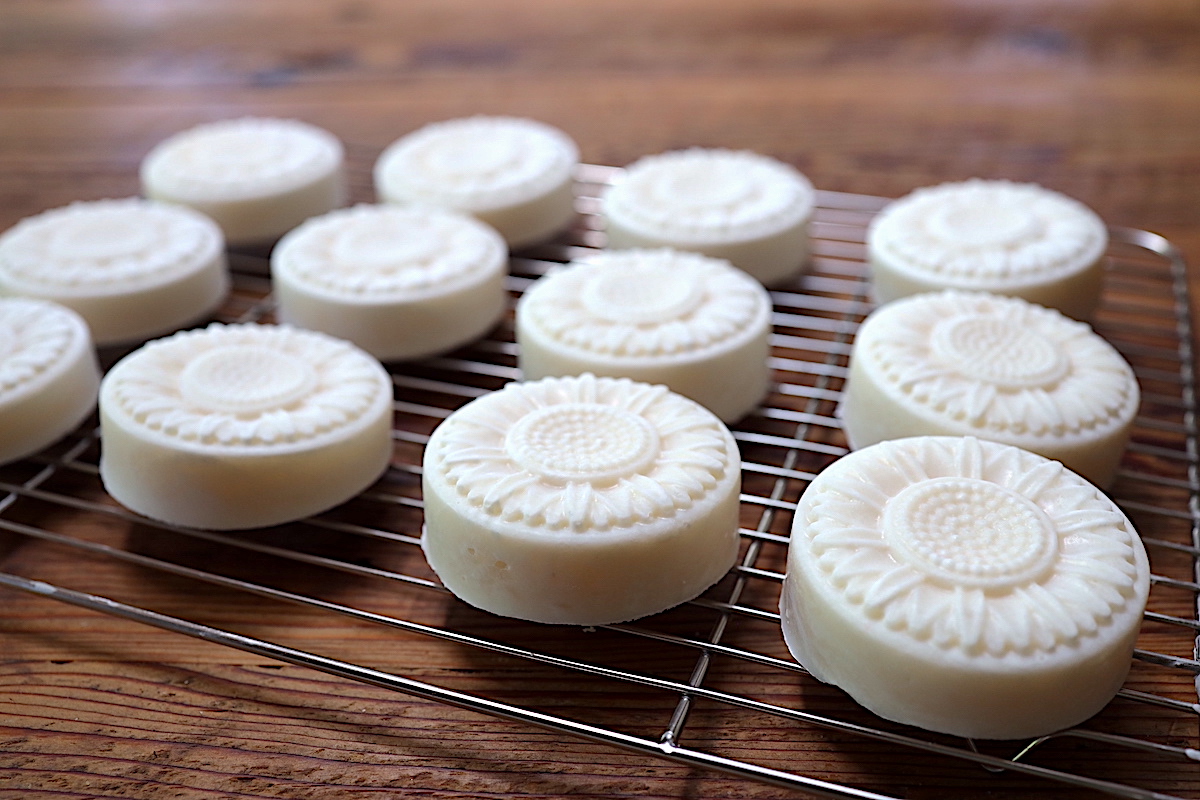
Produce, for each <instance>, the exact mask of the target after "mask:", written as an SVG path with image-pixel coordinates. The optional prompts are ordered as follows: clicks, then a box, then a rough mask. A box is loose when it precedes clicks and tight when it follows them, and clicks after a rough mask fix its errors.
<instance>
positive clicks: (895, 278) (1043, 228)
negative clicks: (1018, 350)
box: [867, 179, 1108, 319]
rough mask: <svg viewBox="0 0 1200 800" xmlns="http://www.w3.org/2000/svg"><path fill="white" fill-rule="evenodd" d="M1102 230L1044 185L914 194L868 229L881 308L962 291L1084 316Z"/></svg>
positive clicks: (1093, 297) (1081, 208)
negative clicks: (1021, 300)
mask: <svg viewBox="0 0 1200 800" xmlns="http://www.w3.org/2000/svg"><path fill="white" fill-rule="evenodd" d="M1107 246H1108V231H1107V229H1106V228H1105V226H1104V222H1103V221H1102V220H1101V219H1100V218H1099V217H1098V216H1096V214H1095V212H1093V211H1092V210H1091V209H1089V208H1087V207H1086V206H1085V205H1083V204H1082V203H1080V202H1078V201H1076V200H1073V199H1071V198H1069V197H1066V196H1065V195H1062V194H1059V193H1058V192H1053V191H1051V190H1049V189H1044V188H1042V187H1041V186H1037V185H1035V184H1027V183H1012V182H1009V181H985V180H978V179H975V180H969V181H964V182H962V183H944V184H942V185H940V186H933V187H925V188H922V189H917V190H916V191H915V192H913V193H912V194H909V195H907V196H906V197H902V198H900V199H899V200H897V201H895V202H893V203H891V204H890V205H888V206H887V207H886V208H885V209H884V210H883V211H882V212H881V213H880V214H879V216H877V217H876V218H875V219H874V220H873V221H872V222H871V225H870V226H869V227H868V229H867V256H868V263H869V265H870V271H871V282H872V291H873V292H874V295H875V299H876V300H877V301H878V302H880V303H888V302H891V301H892V300H895V299H897V298H900V297H907V296H909V295H912V294H916V293H918V292H932V291H938V290H940V289H964V290H969V291H980V292H992V293H995V294H1003V295H1012V296H1015V297H1021V298H1024V299H1025V300H1028V301H1030V302H1032V303H1037V304H1038V305H1043V306H1047V307H1049V308H1056V309H1058V310H1059V311H1062V312H1063V313H1064V314H1066V315H1067V316H1069V317H1073V318H1075V319H1088V318H1090V317H1091V315H1092V313H1093V311H1094V310H1095V308H1096V306H1097V304H1098V303H1099V302H1100V292H1101V289H1102V287H1103V268H1104V253H1105V249H1106V248H1107Z"/></svg>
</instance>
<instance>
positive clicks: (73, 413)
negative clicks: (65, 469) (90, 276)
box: [0, 298, 100, 464]
mask: <svg viewBox="0 0 1200 800" xmlns="http://www.w3.org/2000/svg"><path fill="white" fill-rule="evenodd" d="M99 386H100V366H99V364H98V363H97V361H96V351H95V349H94V348H93V346H92V338H91V335H90V334H89V333H88V327H87V323H85V322H84V321H83V318H82V317H80V316H79V315H78V314H76V313H75V312H74V311H71V310H70V309H69V308H65V307H64V306H60V305H57V304H55V303H50V302H47V301H45V300H32V299H26V298H5V299H2V300H0V464H7V463H9V462H11V461H16V460H17V459H19V458H24V457H25V456H27V455H30V454H32V453H36V452H37V451H38V450H41V449H42V448H44V447H46V446H48V445H51V444H53V443H54V442H56V441H58V440H59V439H61V438H62V437H63V436H65V435H66V434H68V433H70V432H71V431H72V430H74V429H75V428H76V427H78V425H79V424H80V423H81V422H83V420H84V419H86V418H87V416H88V415H89V414H91V413H92V409H94V408H95V407H96V391H97V389H98V387H99Z"/></svg>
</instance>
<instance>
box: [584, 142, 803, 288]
mask: <svg viewBox="0 0 1200 800" xmlns="http://www.w3.org/2000/svg"><path fill="white" fill-rule="evenodd" d="M815 202H816V193H815V192H814V191H813V187H812V184H811V183H809V181H808V179H807V178H806V177H804V176H803V175H801V174H800V173H799V172H797V171H796V170H795V169H794V168H792V167H791V166H789V165H788V164H785V163H783V162H782V161H777V160H776V159H773V158H768V157H767V156H763V155H759V154H757V153H751V152H746V151H734V150H721V149H703V148H692V149H688V150H675V151H671V152H667V153H660V154H657V155H652V156H646V157H644V158H642V159H639V160H638V161H635V162H634V163H633V164H631V165H629V166H628V167H627V168H626V170H625V174H624V176H623V177H621V178H620V179H618V181H617V182H616V183H615V184H614V185H613V186H612V187H611V188H610V189H609V190H608V191H607V192H605V193H604V196H603V197H602V198H601V213H602V215H603V217H604V221H605V229H606V231H607V234H608V247H609V248H610V249H614V250H617V249H623V248H630V247H674V248H676V249H679V250H690V251H693V252H697V253H702V254H704V255H707V256H712V257H713V258H722V259H725V260H727V261H730V262H732V263H733V265H734V266H736V267H738V268H740V269H743V270H745V271H746V272H748V273H750V274H751V275H753V276H754V277H755V278H757V279H758V280H759V281H760V282H762V283H764V284H766V285H768V286H775V285H779V284H781V283H784V282H786V281H787V280H788V279H790V278H793V277H795V276H796V275H797V274H798V273H799V272H800V271H801V270H802V269H803V267H804V266H805V265H806V264H807V262H808V258H809V233H808V225H809V221H810V220H811V218H812V214H813V206H814V204H815Z"/></svg>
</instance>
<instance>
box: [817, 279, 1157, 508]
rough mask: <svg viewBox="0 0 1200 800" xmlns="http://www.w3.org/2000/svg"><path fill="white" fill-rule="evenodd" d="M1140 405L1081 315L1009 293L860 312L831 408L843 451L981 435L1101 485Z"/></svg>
mask: <svg viewBox="0 0 1200 800" xmlns="http://www.w3.org/2000/svg"><path fill="white" fill-rule="evenodd" d="M1139 401H1140V392H1139V390H1138V384H1137V379H1136V378H1135V377H1134V374H1133V370H1132V369H1131V368H1130V366H1129V364H1128V363H1127V362H1126V361H1125V359H1124V358H1122V357H1121V355H1120V354H1119V353H1118V352H1117V351H1116V350H1114V349H1113V347H1112V345H1110V344H1108V342H1106V341H1104V339H1102V338H1101V337H1100V336H1099V335H1098V334H1096V333H1095V332H1094V331H1093V330H1092V329H1091V328H1089V327H1088V326H1087V325H1086V324H1085V323H1082V322H1076V321H1074V320H1071V319H1068V318H1067V317H1064V316H1063V315H1062V314H1060V313H1058V312H1057V311H1054V310H1051V309H1047V308H1042V307H1041V306H1037V305H1034V304H1032V303H1027V302H1025V301H1024V300H1021V299H1019V298H1015V297H1001V296H998V295H992V294H987V293H984V292H956V291H945V292H938V293H933V294H924V295H917V296H914V297H909V298H905V299H904V300H898V301H896V302H894V303H889V304H888V305H886V306H883V307H881V308H879V309H876V310H875V311H874V312H873V313H872V314H871V315H870V316H868V317H867V319H866V321H865V322H863V324H862V325H861V326H860V328H859V331H858V334H857V335H856V337H855V340H854V348H853V350H852V352H851V355H850V375H849V378H848V379H847V382H846V386H845V388H844V390H843V393H842V404H841V407H840V409H839V415H840V416H841V418H842V426H843V428H844V429H845V431H846V437H847V439H848V440H849V442H850V446H851V447H852V448H859V447H866V446H867V445H870V444H874V443H875V442H879V441H883V440H884V439H899V438H902V437H905V436H924V435H969V436H978V437H980V438H985V439H991V440H994V441H999V442H1003V443H1005V444H1011V445H1015V446H1017V447H1021V448H1023V449H1025V450H1031V451H1033V452H1035V453H1040V454H1041V455H1043V456H1046V457H1047V458H1052V459H1054V460H1056V461H1061V462H1063V463H1064V464H1066V465H1067V467H1069V468H1070V469H1071V470H1073V471H1075V472H1078V473H1079V474H1080V475H1083V476H1084V477H1085V478H1087V479H1088V480H1090V481H1092V482H1093V483H1095V484H1097V485H1098V486H1101V487H1107V486H1109V485H1110V484H1111V483H1112V481H1113V478H1114V476H1115V475H1116V471H1117V467H1118V465H1119V463H1120V461H1121V456H1122V454H1123V453H1124V451H1125V445H1126V442H1127V441H1128V439H1129V432H1130V429H1131V427H1132V425H1133V420H1134V417H1135V415H1136V414H1137V410H1138V404H1139Z"/></svg>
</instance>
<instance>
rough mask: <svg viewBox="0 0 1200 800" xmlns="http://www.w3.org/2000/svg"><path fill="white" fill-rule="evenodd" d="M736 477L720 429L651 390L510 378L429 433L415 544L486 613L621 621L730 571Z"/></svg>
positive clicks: (608, 381)
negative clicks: (420, 531)
mask: <svg viewBox="0 0 1200 800" xmlns="http://www.w3.org/2000/svg"><path fill="white" fill-rule="evenodd" d="M740 470H741V461H740V459H739V456H738V450H737V445H736V443H735V442H734V440H733V436H732V435H731V434H730V433H729V430H728V429H727V428H726V427H725V426H724V425H723V424H722V423H721V421H720V420H718V419H717V418H716V417H715V416H713V415H712V413H710V412H709V411H706V410H705V409H704V408H702V407H701V406H699V405H697V404H696V403H694V402H692V401H691V400H688V399H687V398H685V397H681V396H680V395H677V394H674V393H672V392H670V391H668V390H667V389H666V388H665V387H663V386H650V385H648V384H644V383H636V382H633V381H629V380H626V379H612V378H596V377H594V376H592V375H583V376H579V377H568V378H546V379H544V380H540V381H534V382H532V383H511V384H508V385H507V386H505V387H504V388H503V389H501V390H500V391H498V392H493V393H491V394H488V395H484V396H483V397H480V398H478V399H476V400H474V401H472V402H470V403H468V404H467V405H465V406H463V407H462V408H460V409H458V410H457V411H455V412H454V413H453V414H451V415H450V416H449V417H448V418H447V419H446V420H445V421H444V422H442V423H441V425H439V426H438V427H437V429H436V430H434V432H433V436H432V437H431V438H430V440H429V444H428V445H427V447H426V448H425V461H424V477H423V487H424V500H425V533H424V537H423V539H422V546H423V547H424V549H425V554H426V556H427V557H428V559H429V564H430V566H432V567H433V569H434V570H435V571H436V572H437V574H438V577H440V578H441V580H442V583H444V584H445V585H446V588H448V589H449V590H450V591H451V592H453V593H454V594H455V595H457V596H458V597H459V598H461V599H462V600H465V601H466V602H467V603H470V604H471V605H473V606H476V607H478V608H482V609H484V610H485V611H491V612H493V613H495V614H501V615H503V616H509V617H517V618H519V619H526V620H533V621H536V622H548V623H563V624H570V625H600V624H605V623H610V622H620V621H623V620H630V619H635V618H637V617H643V616H646V615H649V614H654V613H657V612H659V611H663V610H665V609H667V608H670V607H672V606H675V605H677V604H679V603H682V602H684V601H686V600H690V599H692V598H694V597H696V596H697V595H699V594H700V593H701V592H703V591H704V590H705V589H707V588H708V587H709V586H711V585H712V584H713V583H715V582H716V581H717V580H719V579H720V578H721V576H723V575H724V574H725V573H726V572H727V571H728V570H729V568H730V567H731V566H733V562H734V559H735V557H736V556H737V550H738V493H739V490H740V487H741V472H740Z"/></svg>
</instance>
